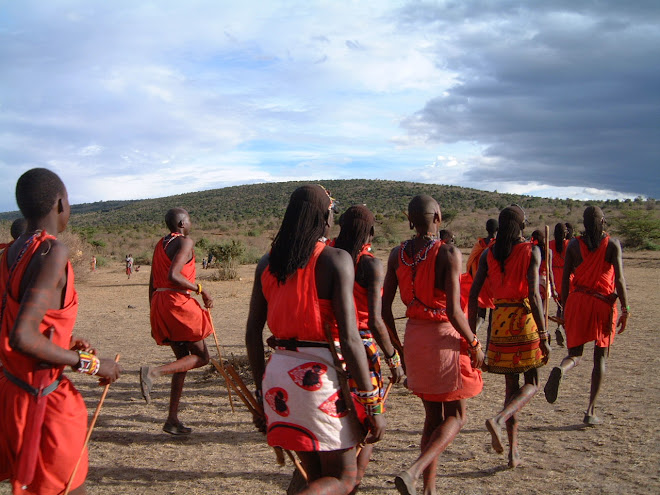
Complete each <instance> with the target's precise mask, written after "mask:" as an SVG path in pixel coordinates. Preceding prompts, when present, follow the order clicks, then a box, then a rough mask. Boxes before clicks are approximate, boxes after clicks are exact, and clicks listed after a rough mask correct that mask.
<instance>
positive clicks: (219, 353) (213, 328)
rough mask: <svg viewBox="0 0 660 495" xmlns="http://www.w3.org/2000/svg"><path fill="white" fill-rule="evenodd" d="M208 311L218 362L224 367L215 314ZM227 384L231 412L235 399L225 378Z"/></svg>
mask: <svg viewBox="0 0 660 495" xmlns="http://www.w3.org/2000/svg"><path fill="white" fill-rule="evenodd" d="M206 311H208V312H209V320H210V321H211V330H213V339H214V340H215V348H216V349H217V350H218V362H219V363H220V367H221V368H222V367H224V365H223V363H222V353H221V352H220V342H218V334H217V333H215V325H214V324H213V316H212V315H211V310H210V309H207V310H206ZM222 375H223V376H225V375H226V373H223V374H222ZM225 386H226V387H227V397H228V398H229V405H230V406H231V412H232V413H234V412H235V411H234V401H232V399H231V389H230V388H229V383H227V379H226V378H225Z"/></svg>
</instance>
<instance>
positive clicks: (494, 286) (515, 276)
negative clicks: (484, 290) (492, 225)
mask: <svg viewBox="0 0 660 495" xmlns="http://www.w3.org/2000/svg"><path fill="white" fill-rule="evenodd" d="M532 247H533V246H532V244H531V243H530V242H521V243H518V244H515V245H514V246H513V249H512V250H511V254H510V255H509V257H508V258H507V259H506V262H505V264H504V269H505V272H504V273H502V269H501V267H500V262H499V261H497V260H496V259H495V256H493V251H492V250H490V251H489V252H488V255H487V256H488V258H487V261H488V280H489V282H490V290H491V293H492V295H493V297H494V298H495V299H524V298H526V297H528V296H529V289H528V286H527V270H529V262H530V260H531V259H532Z"/></svg>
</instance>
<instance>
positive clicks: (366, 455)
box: [351, 443, 374, 493]
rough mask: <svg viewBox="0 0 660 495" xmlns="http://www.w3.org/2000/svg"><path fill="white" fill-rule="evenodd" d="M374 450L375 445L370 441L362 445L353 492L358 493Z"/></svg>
mask: <svg viewBox="0 0 660 495" xmlns="http://www.w3.org/2000/svg"><path fill="white" fill-rule="evenodd" d="M373 450H374V445H373V444H372V443H368V444H366V445H364V446H363V447H362V450H361V451H360V455H358V456H357V475H356V476H355V488H354V489H353V491H351V493H356V492H357V488H358V486H359V485H360V482H361V481H362V478H363V477H364V472H365V471H366V470H367V465H368V464H369V459H371V453H372V452H373Z"/></svg>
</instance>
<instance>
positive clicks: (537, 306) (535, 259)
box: [527, 246, 550, 362]
mask: <svg viewBox="0 0 660 495" xmlns="http://www.w3.org/2000/svg"><path fill="white" fill-rule="evenodd" d="M540 266H541V250H540V249H539V248H538V247H536V246H533V247H532V256H531V259H530V260H529V268H528V269H527V286H528V289H527V290H528V297H529V304H530V306H531V307H532V316H533V317H534V321H535V322H536V328H537V330H538V334H539V339H541V342H540V344H539V348H540V349H541V353H542V354H543V358H544V362H547V361H548V357H549V356H550V346H549V344H548V334H547V333H546V329H545V317H544V313H543V300H542V299H541V293H540V292H539V267H540Z"/></svg>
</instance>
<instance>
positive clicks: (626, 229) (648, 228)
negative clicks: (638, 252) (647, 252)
mask: <svg viewBox="0 0 660 495" xmlns="http://www.w3.org/2000/svg"><path fill="white" fill-rule="evenodd" d="M617 232H618V233H619V234H620V235H621V236H622V237H623V238H624V244H625V246H628V247H633V248H641V249H651V250H655V249H656V247H657V245H658V244H660V219H658V218H657V217H656V216H655V215H654V214H653V212H651V211H644V210H627V211H624V212H623V218H622V219H621V224H620V225H618V228H617Z"/></svg>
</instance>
